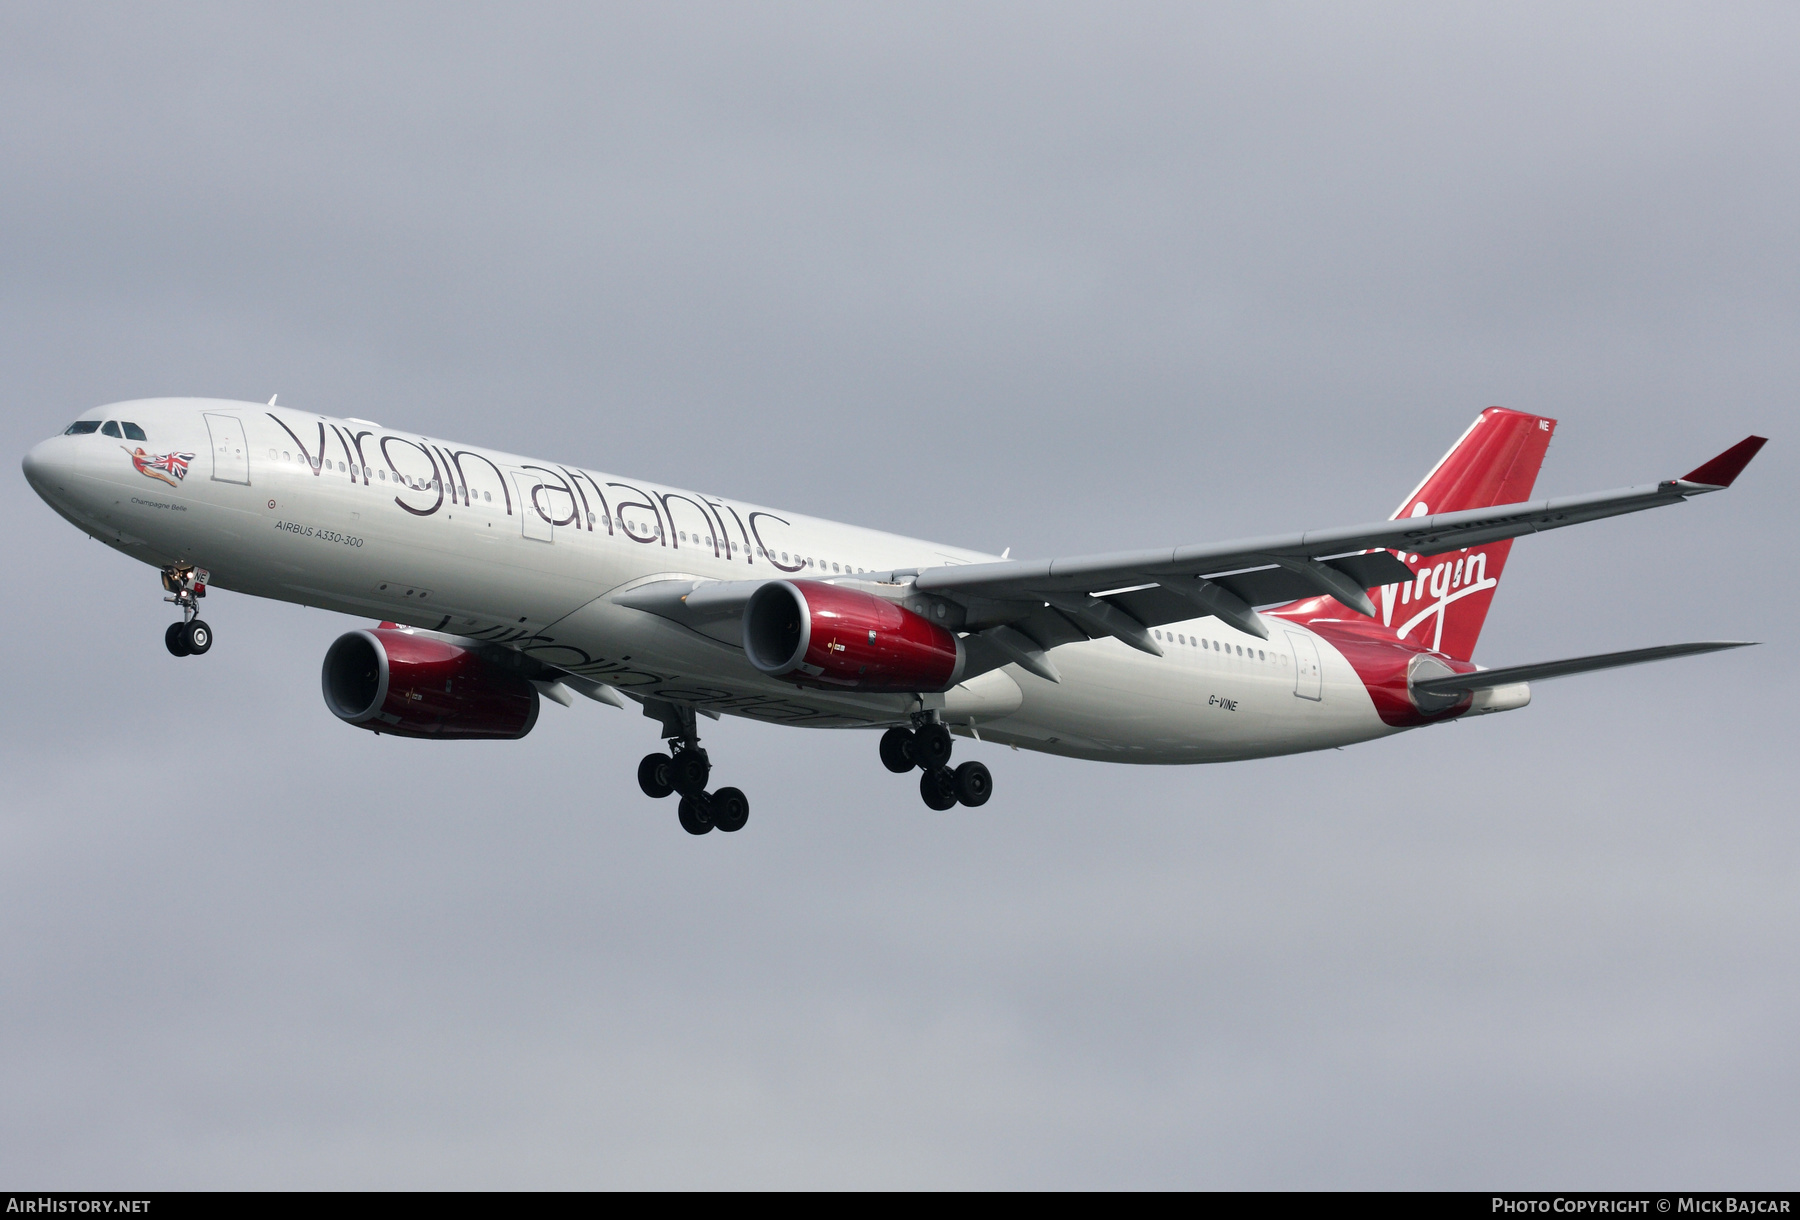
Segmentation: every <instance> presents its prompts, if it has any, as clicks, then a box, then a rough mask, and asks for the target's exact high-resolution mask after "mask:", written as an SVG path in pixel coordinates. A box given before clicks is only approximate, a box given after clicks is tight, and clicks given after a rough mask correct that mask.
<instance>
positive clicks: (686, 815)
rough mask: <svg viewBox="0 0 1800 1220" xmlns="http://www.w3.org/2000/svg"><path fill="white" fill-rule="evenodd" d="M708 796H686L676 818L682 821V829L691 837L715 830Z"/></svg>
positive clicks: (702, 794) (703, 794)
mask: <svg viewBox="0 0 1800 1220" xmlns="http://www.w3.org/2000/svg"><path fill="white" fill-rule="evenodd" d="M707 805H708V802H707V799H706V794H705V793H704V792H702V793H701V794H700V795H698V796H684V797H682V798H681V807H680V808H679V809H677V810H676V811H675V816H676V817H677V818H679V819H681V828H682V829H683V830H685V831H687V832H688V833H689V834H691V835H703V834H705V833H706V832H707V831H709V830H711V829H712V828H713V820H712V810H711V809H709V808H708V807H707Z"/></svg>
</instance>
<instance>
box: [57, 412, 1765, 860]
mask: <svg viewBox="0 0 1800 1220" xmlns="http://www.w3.org/2000/svg"><path fill="white" fill-rule="evenodd" d="M1555 430H1556V421H1555V420H1553V419H1548V418H1545V417H1543V416H1538V415H1531V414H1527V413H1524V412H1520V411H1513V410H1508V409H1505V408H1501V407H1490V408H1488V409H1487V410H1485V411H1482V412H1481V413H1480V414H1479V415H1478V416H1477V417H1476V418H1475V421H1474V422H1473V423H1472V424H1470V425H1469V427H1468V429H1467V430H1466V431H1465V432H1464V433H1463V434H1462V436H1461V437H1460V438H1459V439H1458V440H1457V442H1456V443H1455V444H1454V445H1452V446H1451V447H1450V450H1449V452H1448V453H1446V454H1445V456H1444V457H1443V459H1442V460H1441V461H1439V462H1438V464H1437V465H1436V466H1434V467H1433V468H1432V469H1431V471H1430V473H1428V474H1427V475H1426V476H1425V478H1424V479H1423V480H1422V481H1421V482H1420V483H1419V485H1418V486H1417V487H1415V488H1414V489H1413V490H1412V492H1411V493H1410V494H1409V495H1408V496H1407V497H1406V498H1405V499H1404V500H1402V501H1401V502H1400V506H1399V508H1398V509H1397V510H1396V511H1395V513H1394V515H1393V516H1392V517H1391V518H1389V519H1388V520H1386V521H1380V522H1375V523H1372V524H1366V525H1354V526H1347V527H1337V528H1331V529H1322V530H1308V531H1305V532H1302V533H1290V534H1277V535H1270V536H1267V537H1260V538H1250V539H1241V540H1236V541H1227V542H1221V543H1202V544H1197V545H1185V546H1168V547H1160V548H1154V549H1142V550H1133V551H1121V552H1114V553H1109V554H1099V555H1083V556H1075V557H1069V558H1056V559H1048V560H1023V559H1013V558H1011V556H1010V552H1008V553H1003V554H1001V555H997V556H996V555H991V554H986V553H982V552H978V551H972V550H967V549H964V548H961V547H955V546H948V545H944V544H941V543H936V542H927V541H921V540H918V539H913V538H905V537H900V536H897V535H894V534H889V533H883V532H880V531H876V530H869V529H861V528H857V527H855V526H850V525H844V524H840V523H837V522H833V521H826V520H820V519H818V518H814V517H808V516H805V515H802V514H800V513H794V512H786V511H780V510H776V509H770V508H765V507H762V506H759V505H754V504H747V503H744V502H743V501H739V500H734V499H730V498H728V497H723V496H713V495H706V494H703V493H700V492H695V491H688V490H683V489H680V488H674V487H665V486H662V485H660V484H654V483H648V482H645V481H643V480H628V479H623V478H620V477H616V476H614V475H609V474H604V473H601V472H599V471H592V470H588V469H586V468H585V467H580V466H573V465H566V464H563V463H558V462H549V461H539V460H536V459H533V458H527V457H520V456H517V455H514V454H509V453H503V452H499V451H495V450H491V449H484V448H480V447H476V446H470V445H462V444H458V443H456V442H453V441H445V440H440V439H437V438H434V437H430V436H425V435H421V434H419V433H415V432H408V431H404V430H401V429H394V428H386V427H383V426H382V425H381V424H378V423H374V422H372V421H369V420H364V419H356V418H342V419H340V418H333V417H328V416H325V415H320V414H316V413H312V412H306V411H298V410H293V409H291V408H287V407H281V406H278V405H277V404H276V400H275V399H274V398H271V399H270V400H269V402H268V403H267V404H266V405H265V404H261V403H248V402H236V401H228V400H220V399H205V398H158V399H142V400H136V401H131V402H121V403H115V404H113V405H111V406H106V407H101V408H97V409H94V410H91V411H88V412H86V413H84V414H83V415H82V416H81V417H80V418H79V419H78V420H76V421H75V422H74V423H72V424H70V425H69V427H68V428H67V429H65V430H64V432H63V433H62V434H60V435H57V436H54V437H51V438H49V439H47V440H45V441H43V442H41V443H40V444H38V445H37V446H35V447H34V448H33V449H32V450H31V451H30V452H29V453H28V454H27V455H26V456H25V458H24V461H23V466H24V473H25V477H26V479H27V480H28V481H29V482H30V484H31V486H32V488H33V489H34V490H35V491H36V492H37V494H38V495H39V496H40V497H42V498H43V500H44V501H45V502H46V503H47V504H49V505H50V507H51V508H52V509H54V510H55V511H56V512H57V513H58V514H60V515H61V516H62V517H63V518H64V519H66V520H67V521H68V522H69V523H70V524H72V525H74V526H75V527H76V528H77V529H79V530H82V531H83V532H85V533H87V534H88V535H90V536H91V537H93V538H96V539H99V540H100V541H102V542H104V543H106V544H107V545H108V546H110V547H113V548H114V549H116V550H119V551H121V552H123V553H124V554H126V555H129V556H131V557H132V558H133V559H137V560H141V561H142V562H144V563H146V564H149V565H150V566H151V567H153V568H156V569H158V570H159V572H160V573H161V577H162V585H163V589H164V591H165V593H166V596H165V597H164V600H165V601H167V602H172V603H173V604H174V605H175V607H176V608H177V610H178V611H179V613H180V616H181V617H180V619H179V620H178V621H176V622H173V623H170V624H169V626H168V628H167V630H166V632H165V635H164V643H165V645H166V646H167V648H168V651H169V652H170V653H172V654H173V655H175V656H177V657H184V656H200V655H204V654H205V653H206V652H207V651H208V650H209V649H211V647H212V645H213V632H212V628H211V627H210V626H208V625H207V623H206V622H205V621H204V620H203V619H201V618H200V617H199V605H200V601H201V599H203V598H204V597H205V596H206V593H207V590H208V589H209V588H220V589H229V590H232V591H235V592H239V593H246V594H250V595H252V596H256V597H269V598H277V599H280V600H282V601H288V602H296V603H300V604H304V605H307V606H316V607H322V608H324V609H328V610H335V611H339V612H342V613H344V614H350V615H361V616H369V617H373V618H376V619H377V620H378V621H379V625H377V626H374V627H369V628H359V629H356V630H353V631H349V632H347V633H345V634H344V635H342V636H341V637H339V638H338V639H337V640H336V641H335V642H334V643H333V644H332V645H331V646H330V648H329V649H327V650H326V653H325V658H324V663H323V666H322V671H321V676H320V681H321V686H322V689H323V694H324V699H325V705H326V707H327V708H329V709H330V711H331V712H332V714H333V715H335V716H337V717H338V718H339V719H340V720H342V721H344V722H345V723H347V724H350V725H353V726H355V727H357V728H361V729H365V730H368V731H370V732H373V733H377V734H382V735H386V736H390V737H401V738H415V739H422V740H435V741H452V740H454V741H469V740H482V739H489V740H493V739H501V740H510V739H517V738H520V737H523V736H525V735H526V734H527V733H529V732H530V731H531V729H532V727H533V725H535V724H536V723H537V718H538V712H539V709H540V706H541V700H542V699H545V698H547V699H550V700H552V701H554V702H556V703H559V704H561V705H563V706H565V707H567V706H572V705H573V703H574V696H575V695H577V694H579V695H582V696H585V697H587V698H589V699H592V700H595V701H598V702H600V703H605V704H610V705H612V706H614V707H618V708H627V707H629V706H630V705H631V704H633V703H635V704H636V705H638V706H639V707H640V708H641V709H642V711H643V713H644V715H645V716H646V717H648V718H649V719H651V720H653V721H655V722H656V723H657V724H658V725H659V730H658V731H659V735H660V737H661V738H662V739H663V740H664V741H665V742H666V745H667V748H666V750H659V751H656V752H653V753H651V754H649V755H647V756H646V757H645V758H644V759H643V761H642V762H641V763H640V764H639V767H638V784H639V787H640V788H641V789H642V790H643V792H644V793H645V794H646V795H648V796H650V797H655V798H663V797H667V796H670V795H671V794H676V795H679V796H680V798H681V799H680V801H679V802H678V808H677V820H678V821H679V822H680V824H681V826H682V828H683V829H685V830H687V831H688V832H689V833H691V834H696V835H699V834H706V833H708V832H710V831H712V830H715V829H716V830H719V831H723V832H732V831H737V830H740V829H742V827H743V826H744V825H745V824H746V822H747V821H748V818H749V812H750V805H749V800H748V798H747V797H746V796H745V795H744V793H743V792H742V791H741V790H739V789H737V788H734V787H721V788H718V789H714V790H709V785H710V782H711V773H712V764H711V759H710V756H709V754H708V752H707V751H706V750H705V749H704V748H703V747H702V746H701V744H700V733H699V724H700V718H701V717H706V718H710V719H713V720H717V719H718V718H719V717H721V716H723V715H732V716H743V717H750V718H752V719H757V720H762V721H766V722H771V723H776V724H788V725H797V726H800V727H808V728H864V729H879V730H883V731H882V734H881V738H880V749H879V751H878V752H879V755H880V759H881V762H882V763H883V765H885V766H886V767H887V769H888V770H890V771H892V772H895V773H899V774H908V773H911V772H912V771H914V770H917V771H919V772H920V776H919V793H920V796H921V798H922V799H923V800H924V802H925V804H926V805H927V806H929V807H930V808H932V809H934V810H940V811H942V810H948V809H950V808H952V807H954V806H956V805H958V804H961V805H964V806H967V807H976V806H980V805H982V804H984V803H985V802H986V801H987V800H988V799H989V797H990V795H991V794H992V792H993V777H992V775H991V773H990V772H989V770H988V768H987V767H986V766H985V765H983V764H982V763H980V762H977V761H968V762H964V763H962V764H961V765H959V766H954V767H953V766H951V757H952V754H953V750H954V741H953V735H957V736H964V737H968V738H973V739H976V740H979V741H984V742H987V741H991V742H997V743H1000V744H1002V745H1008V746H1012V747H1014V748H1015V749H1026V750H1038V751H1043V752H1045V753H1050V754H1058V755H1065V756H1069V757H1074V758H1083V759H1094V760H1100V761H1107V762H1123V763H1165V764H1168V763H1216V762H1229V761H1233V760H1239V759H1250V758H1265V757H1271V756H1275V755H1285V754H1294V753H1300V752H1304V751H1312V750H1322V749H1330V748H1339V747H1343V746H1347V745H1351V744H1354V743H1357V742H1362V741H1368V740H1371V739H1374V738H1378V737H1385V736H1389V735H1391V734H1394V733H1400V732H1404V731H1407V730H1409V729H1415V728H1421V727H1425V726H1428V725H1434V724H1442V723H1445V722H1448V721H1453V720H1459V719H1467V718H1469V717H1472V716H1483V715H1490V714H1493V713H1496V712H1504V711H1511V710H1515V709H1518V708H1522V707H1525V706H1526V705H1527V704H1528V703H1529V702H1530V700H1531V689H1530V683H1532V682H1534V681H1539V680H1543V679H1547V678H1553V677H1559V676H1563V675H1567V674H1576V673H1583V672H1588V671H1593V670H1600V669H1607V668H1612V667H1615V666H1620V665H1631V664H1636V663H1639V662H1644V661H1652V660H1660V659H1664V658H1669V657H1678V656H1685V655H1691V654H1696V653H1704V652H1712V651H1716V650H1720V649H1726V648H1736V647H1741V646H1743V644H1744V642H1742V641H1729V640H1715V641H1701V642H1696V643H1688V644H1673V645H1665V646H1661V647H1655V648H1637V649H1632V650H1629V651H1624V652H1613V653H1606V654H1600V655H1595V656H1583V657H1572V658H1568V659H1564V660H1559V661H1550V662H1544V663H1537V664H1523V665H1507V666H1501V667H1499V668H1494V669H1487V668H1483V667H1481V666H1478V665H1476V664H1475V663H1474V662H1473V661H1472V660H1471V657H1472V654H1473V652H1474V649H1475V644H1476V640H1477V638H1478V637H1479V635H1480V632H1481V628H1482V624H1483V623H1484V621H1485V620H1486V618H1487V613H1488V609H1489V606H1490V605H1491V604H1492V601H1493V598H1494V591H1495V589H1496V588H1497V587H1498V585H1499V583H1500V579H1501V575H1502V573H1503V572H1504V570H1505V567H1506V561H1507V557H1508V555H1509V552H1510V550H1511V547H1512V539H1514V538H1516V537H1518V536H1520V535H1522V534H1530V533H1536V532H1539V531H1542V530H1550V529H1560V528H1562V527H1564V526H1570V525H1576V524H1580V523H1582V522H1587V521H1596V520H1599V519H1601V518H1604V517H1612V516H1617V515H1620V514H1624V513H1632V512H1639V511H1642V510H1644V509H1649V508H1659V507H1662V506H1664V505H1669V504H1677V503H1681V502H1683V501H1686V500H1688V499H1690V498H1691V497H1694V496H1697V495H1703V494H1705V493H1708V492H1713V491H1718V490H1720V489H1722V488H1725V487H1729V486H1730V485H1731V484H1732V482H1733V481H1734V480H1735V479H1736V478H1737V477H1738V475H1739V474H1740V473H1742V471H1743V470H1744V468H1745V467H1746V466H1747V465H1748V464H1749V462H1750V460H1751V459H1752V458H1753V457H1754V456H1755V455H1756V453H1757V451H1758V450H1759V449H1761V448H1762V446H1763V444H1764V443H1765V441H1764V438H1763V437H1760V436H1751V437H1747V438H1746V439H1744V440H1742V441H1740V442H1738V443H1737V444H1736V445H1733V446H1732V447H1731V448H1729V449H1727V450H1725V451H1724V452H1723V453H1721V454H1719V455H1718V456H1717V457H1715V458H1713V459H1712V460H1710V461H1708V462H1705V463H1702V464H1701V465H1700V466H1698V467H1696V468H1695V469H1693V470H1691V471H1689V472H1688V473H1687V474H1685V475H1683V476H1681V477H1680V478H1677V479H1663V480H1660V481H1658V482H1654V483H1647V484H1644V485H1642V486H1635V487H1628V488H1623V489H1620V490H1616V491H1604V492H1597V493H1592V494H1587V495H1577V496H1568V497H1562V498H1556V499H1532V498H1531V496H1532V488H1533V485H1534V483H1535V482H1536V480H1537V474H1538V468H1539V466H1540V465H1541V463H1542V461H1543V458H1544V454H1545V452H1546V450H1547V449H1548V448H1549V445H1550V441H1551V438H1552V436H1553V435H1554V434H1555Z"/></svg>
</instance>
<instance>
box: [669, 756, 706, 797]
mask: <svg viewBox="0 0 1800 1220" xmlns="http://www.w3.org/2000/svg"><path fill="white" fill-rule="evenodd" d="M711 778H712V763H710V762H709V761H707V758H706V751H704V750H700V749H696V748H694V747H693V746H689V747H688V748H687V749H685V750H681V751H679V752H678V753H676V755H675V757H674V758H672V759H670V760H669V785H670V787H672V788H674V789H675V791H677V792H679V793H681V795H682V796H700V795H702V794H703V793H705V791H706V781H707V780H709V779H711Z"/></svg>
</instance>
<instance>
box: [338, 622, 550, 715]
mask: <svg viewBox="0 0 1800 1220" xmlns="http://www.w3.org/2000/svg"><path fill="white" fill-rule="evenodd" d="M320 681H321V684H322V685H323V687H324V690H325V706H326V707H328V708H330V709H331V713H332V715H334V716H336V717H337V718H338V719H339V720H342V721H343V722H344V723H346V724H353V725H355V726H356V727H357V728H360V729H369V730H371V731H372V732H376V733H392V734H393V735H394V736H396V737H424V738H431V739H435V740H446V739H451V738H454V739H458V740H481V739H494V740H506V741H511V740H514V739H517V738H520V737H523V736H525V734H527V733H529V732H531V729H532V726H533V725H535V724H536V723H537V718H538V693H537V689H536V688H535V687H533V686H532V685H531V683H529V682H527V681H526V680H525V679H524V678H521V677H519V676H518V675H517V674H511V673H507V672H506V671H505V670H503V669H500V668H498V667H496V666H494V665H492V664H490V663H488V662H487V661H484V660H482V658H481V656H480V654H478V653H476V652H473V651H471V650H470V649H467V648H464V647H462V646H461V645H458V644H452V643H450V642H449V641H447V640H440V639H435V638H433V637H431V636H423V635H414V634H413V633H412V632H409V631H401V630H399V629H398V628H393V627H376V628H373V629H372V630H365V631H351V632H348V633H346V634H344V635H341V636H339V637H338V638H337V640H336V642H335V643H333V644H332V646H331V647H330V648H329V649H327V650H326V652H325V666H324V670H323V672H322V673H321V675H320Z"/></svg>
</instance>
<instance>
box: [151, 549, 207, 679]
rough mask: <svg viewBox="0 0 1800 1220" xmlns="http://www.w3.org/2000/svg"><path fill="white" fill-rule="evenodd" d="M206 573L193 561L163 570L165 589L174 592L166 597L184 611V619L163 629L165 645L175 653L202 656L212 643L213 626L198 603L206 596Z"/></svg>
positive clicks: (166, 599) (167, 600) (186, 655)
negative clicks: (201, 618) (205, 618)
mask: <svg viewBox="0 0 1800 1220" xmlns="http://www.w3.org/2000/svg"><path fill="white" fill-rule="evenodd" d="M207 575H208V574H207V572H206V570H205V569H204V568H196V567H194V566H193V565H192V564H184V565H182V566H180V567H173V568H164V569H163V572H162V582H163V588H165V589H167V590H168V591H169V593H170V594H171V595H172V596H169V597H165V598H163V600H164V601H166V602H174V603H175V605H176V606H177V607H179V608H180V610H181V621H180V622H179V623H170V624H169V629H168V630H167V631H165V632H163V644H164V646H165V647H167V648H168V650H169V652H170V653H171V654H172V655H174V656H178V657H197V656H202V655H204V654H205V652H206V650H207V649H209V648H211V647H212V645H213V634H212V628H211V627H208V626H207V625H206V624H205V623H204V622H202V621H201V620H200V618H199V614H200V607H199V605H198V602H199V599H201V598H202V597H205V596H206V577H207Z"/></svg>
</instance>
